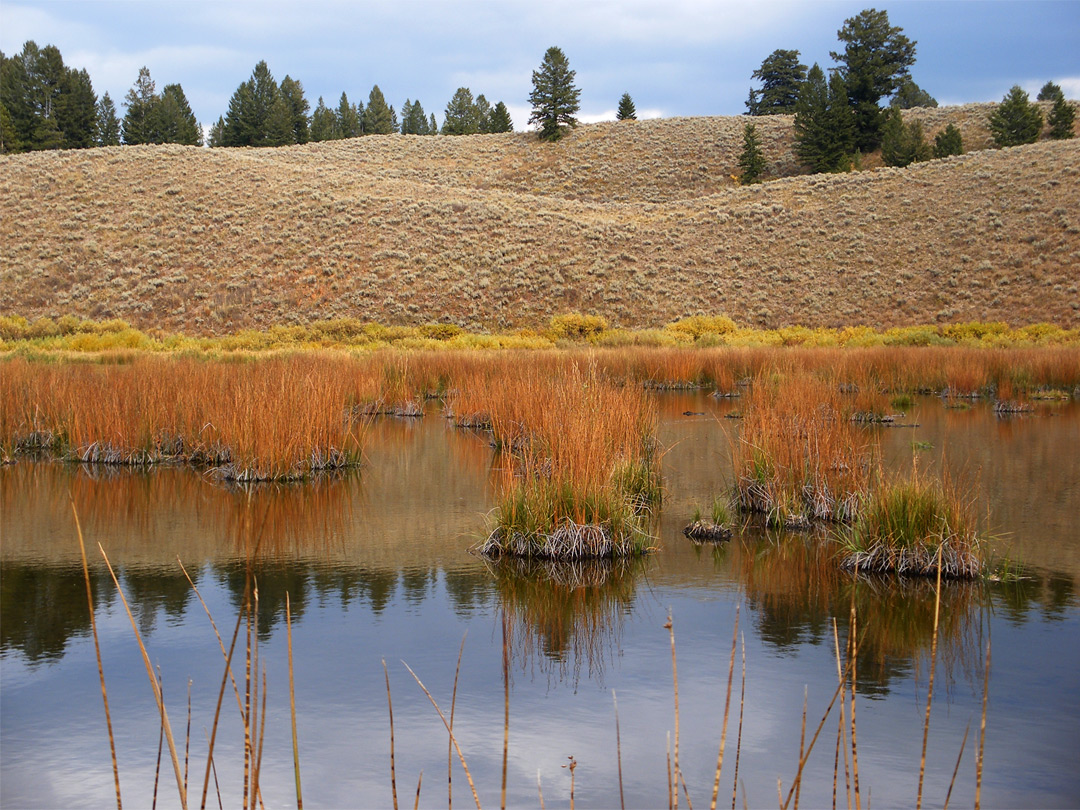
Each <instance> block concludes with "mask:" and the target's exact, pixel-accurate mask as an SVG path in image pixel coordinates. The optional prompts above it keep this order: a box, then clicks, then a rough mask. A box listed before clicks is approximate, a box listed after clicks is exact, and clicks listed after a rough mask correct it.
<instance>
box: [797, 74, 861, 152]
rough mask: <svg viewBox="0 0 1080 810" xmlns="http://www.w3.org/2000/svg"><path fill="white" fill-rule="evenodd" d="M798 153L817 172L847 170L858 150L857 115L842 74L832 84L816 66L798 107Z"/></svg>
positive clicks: (800, 95) (807, 75)
mask: <svg viewBox="0 0 1080 810" xmlns="http://www.w3.org/2000/svg"><path fill="white" fill-rule="evenodd" d="M794 129H795V154H796V155H797V156H798V158H799V162H800V163H802V164H803V165H804V166H806V167H807V168H809V169H811V170H813V171H815V172H837V171H846V170H847V169H848V168H850V166H851V153H852V151H853V150H854V148H855V116H854V113H853V111H852V109H851V107H850V104H849V102H848V96H847V89H846V87H845V86H844V80H843V78H842V77H841V76H840V74H839V72H835V71H834V72H833V74H832V76H831V77H830V79H829V81H828V82H827V83H826V81H825V73H824V71H822V69H821V68H820V67H818V65H817V64H816V63H815V64H814V66H813V67H812V68H810V71H809V73H807V74H806V81H804V82H803V84H802V87H801V88H800V89H799V101H798V104H796V106H795V122H794Z"/></svg>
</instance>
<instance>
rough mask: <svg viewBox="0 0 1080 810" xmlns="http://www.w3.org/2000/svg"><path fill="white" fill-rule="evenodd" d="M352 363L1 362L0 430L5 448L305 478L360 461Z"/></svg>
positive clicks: (244, 475)
mask: <svg viewBox="0 0 1080 810" xmlns="http://www.w3.org/2000/svg"><path fill="white" fill-rule="evenodd" d="M349 365H350V364H349V361H347V360H345V359H342V358H335V357H332V356H315V355H307V356H293V357H278V358H268V359H260V360H253V361H247V362H232V363H215V362H202V361H197V360H192V359H185V358H176V359H172V358H157V357H142V356H140V357H137V358H135V359H133V360H132V361H131V362H128V363H123V364H117V365H89V364H81V363H80V364H71V363H68V364H55V365H41V364H37V363H28V362H26V361H23V360H13V361H8V362H6V363H4V373H3V380H2V382H0V403H2V406H3V407H2V411H3V417H0V422H2V424H0V431H2V433H0V436H2V441H3V443H4V446H5V447H6V448H10V450H11V452H12V453H15V452H19V451H21V450H23V449H25V448H27V447H31V448H46V449H48V450H50V451H52V452H54V453H55V454H57V455H59V456H61V457H62V458H65V459H69V460H73V461H80V462H84V463H96V464H127V465H152V464H159V463H165V462H179V463H187V464H193V465H197V466H201V467H207V468H210V469H212V471H213V473H214V475H215V476H217V477H219V478H222V479H225V480H230V481H240V482H244V481H262V480H295V479H305V478H308V477H310V476H312V475H314V474H316V473H318V472H321V471H326V470H332V469H337V468H341V467H346V466H352V465H355V464H357V463H359V461H360V459H361V456H362V453H363V446H364V436H365V428H366V425H365V422H364V421H362V420H357V419H354V418H351V417H350V415H349V414H350V409H351V406H352V404H353V403H355V402H356V401H357V400H358V399H359V398H362V397H363V396H364V395H365V394H366V393H367V390H368V387H369V385H370V384H371V381H370V379H366V378H365V377H364V376H363V375H359V374H356V373H352V374H350V373H348V372H349V371H350V369H349ZM353 371H355V370H353Z"/></svg>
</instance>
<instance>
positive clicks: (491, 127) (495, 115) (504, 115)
mask: <svg viewBox="0 0 1080 810" xmlns="http://www.w3.org/2000/svg"><path fill="white" fill-rule="evenodd" d="M488 131H489V132H513V131H514V122H513V121H511V120H510V111H509V110H508V109H506V105H505V104H503V103H502V102H501V101H500V102H498V103H497V104H496V105H495V106H494V107H493V108H492V110H491V122H490V124H488Z"/></svg>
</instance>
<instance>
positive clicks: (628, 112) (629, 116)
mask: <svg viewBox="0 0 1080 810" xmlns="http://www.w3.org/2000/svg"><path fill="white" fill-rule="evenodd" d="M615 120H616V121H637V109H635V107H634V100H633V99H632V98H630V94H629V93H623V94H622V97H621V98H620V99H619V108H618V109H617V110H615Z"/></svg>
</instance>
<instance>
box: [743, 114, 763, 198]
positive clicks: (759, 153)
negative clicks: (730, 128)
mask: <svg viewBox="0 0 1080 810" xmlns="http://www.w3.org/2000/svg"><path fill="white" fill-rule="evenodd" d="M739 168H740V169H742V175H741V176H740V177H739V182H740V183H742V184H743V185H744V186H749V185H751V184H753V183H760V182H761V173H762V172H764V171H765V152H764V151H763V150H762V148H761V139H760V138H759V137H758V134H757V127H755V126H754V125H753V124H752V123H748V124H747V125H746V126H745V127H743V150H742V153H741V154H740V155H739Z"/></svg>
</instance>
